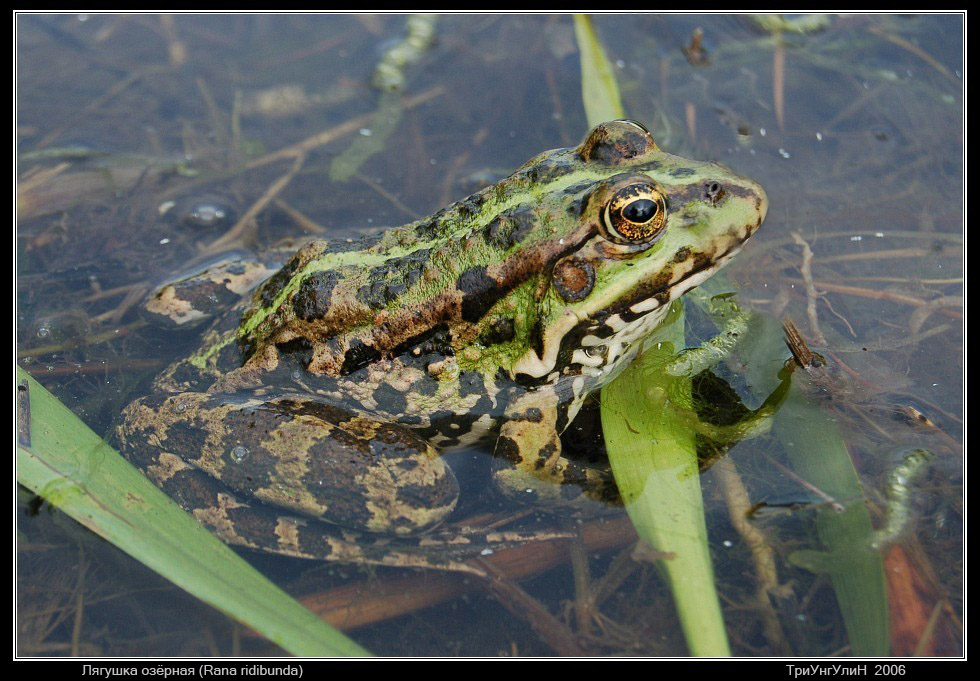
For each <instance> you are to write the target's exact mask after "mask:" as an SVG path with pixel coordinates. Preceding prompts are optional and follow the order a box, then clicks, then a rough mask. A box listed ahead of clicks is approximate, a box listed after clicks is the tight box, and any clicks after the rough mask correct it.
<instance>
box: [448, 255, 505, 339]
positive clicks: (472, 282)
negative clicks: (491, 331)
mask: <svg viewBox="0 0 980 681" xmlns="http://www.w3.org/2000/svg"><path fill="white" fill-rule="evenodd" d="M456 288H457V289H459V292H460V293H462V294H463V302H462V306H461V308H462V309H461V313H462V317H463V320H464V321H467V322H470V323H472V324H475V323H477V322H478V321H480V320H481V319H482V318H483V315H485V314H486V313H487V311H488V310H489V309H490V308H491V307H493V306H494V304H496V302H497V301H498V300H499V299H500V291H499V290H498V288H497V280H496V279H494V278H493V277H490V276H488V275H487V268H486V267H485V266H484V265H476V266H474V267H471V268H469V269H468V270H466V271H464V272H463V273H462V274H461V275H459V278H458V279H457V280H456Z"/></svg>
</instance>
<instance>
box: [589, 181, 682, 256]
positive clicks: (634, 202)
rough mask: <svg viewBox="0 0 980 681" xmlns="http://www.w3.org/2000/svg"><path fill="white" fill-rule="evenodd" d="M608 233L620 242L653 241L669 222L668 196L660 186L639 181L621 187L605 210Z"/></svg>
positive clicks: (611, 238)
mask: <svg viewBox="0 0 980 681" xmlns="http://www.w3.org/2000/svg"><path fill="white" fill-rule="evenodd" d="M602 224H603V227H604V232H605V233H604V236H605V237H606V238H607V239H609V240H610V241H614V242H616V243H620V244H645V243H648V242H650V241H653V240H654V239H656V238H657V237H658V236H660V234H661V233H663V230H664V226H665V225H666V224H667V197H666V196H664V194H663V192H661V191H660V190H659V189H658V188H657V187H656V186H654V185H652V184H650V183H647V182H637V183H635V184H630V185H627V186H625V187H623V188H622V189H620V190H618V191H617V192H616V193H615V194H613V195H612V198H611V199H609V202H608V203H607V204H606V207H605V208H603V210H602Z"/></svg>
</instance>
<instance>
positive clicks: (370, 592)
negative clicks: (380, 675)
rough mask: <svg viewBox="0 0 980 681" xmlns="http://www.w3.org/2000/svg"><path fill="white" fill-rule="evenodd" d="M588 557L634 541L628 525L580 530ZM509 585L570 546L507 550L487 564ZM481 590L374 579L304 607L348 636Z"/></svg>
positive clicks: (451, 578)
mask: <svg viewBox="0 0 980 681" xmlns="http://www.w3.org/2000/svg"><path fill="white" fill-rule="evenodd" d="M582 536H583V539H584V541H585V545H586V548H587V549H588V550H589V551H603V550H607V549H611V548H615V547H617V546H623V545H624V544H627V543H629V542H631V541H636V532H635V531H634V530H633V526H632V525H631V524H630V522H629V519H628V518H626V517H620V518H616V519H613V520H596V521H593V522H590V523H587V524H586V525H585V526H584V527H583V530H582ZM482 560H483V561H485V562H489V563H491V564H493V565H494V566H495V567H496V568H498V569H499V570H500V571H501V572H502V573H503V574H505V575H506V576H507V577H508V579H512V580H520V579H523V578H526V577H530V576H532V575H535V574H539V573H541V572H544V571H546V570H549V569H551V568H554V567H556V566H557V565H560V564H562V563H564V562H566V561H567V560H568V543H567V542H564V541H549V542H540V543H536V544H528V545H526V546H519V547H515V548H511V549H503V550H500V551H497V552H496V553H494V554H492V555H490V556H488V557H486V558H483V559H482ZM478 588H480V583H479V582H477V581H474V579H473V577H472V575H464V574H454V573H449V572H440V573H435V572H432V571H428V572H424V573H421V574H415V575H411V576H409V577H393V578H388V579H373V580H371V581H368V582H358V583H354V584H347V585H344V586H342V587H338V588H336V589H331V590H329V591H325V592H321V593H316V594H310V595H308V596H304V597H302V598H300V601H301V602H302V603H303V604H304V605H306V607H308V608H309V609H310V610H312V611H313V612H314V613H316V614H317V615H319V616H320V617H321V618H323V619H324V620H326V621H327V622H329V623H330V624H332V625H333V626H335V627H338V628H341V629H344V630H350V629H356V628H358V627H363V626H367V625H369V624H374V623H376V622H380V621H384V620H387V619H390V618H393V617H399V616H401V615H406V614H408V613H411V612H415V611H417V610H422V609H424V608H428V607H431V606H433V605H437V604H438V603H442V602H444V601H448V600H451V599H453V598H456V597H458V596H461V595H463V594H465V593H467V592H470V591H474V590H476V589H478Z"/></svg>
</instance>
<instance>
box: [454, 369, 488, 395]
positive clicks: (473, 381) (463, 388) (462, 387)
mask: <svg viewBox="0 0 980 681" xmlns="http://www.w3.org/2000/svg"><path fill="white" fill-rule="evenodd" d="M482 392H484V386H483V377H482V376H480V374H479V373H477V372H475V371H464V372H462V373H461V374H460V375H459V395H460V397H466V396H467V395H479V394H480V393H482Z"/></svg>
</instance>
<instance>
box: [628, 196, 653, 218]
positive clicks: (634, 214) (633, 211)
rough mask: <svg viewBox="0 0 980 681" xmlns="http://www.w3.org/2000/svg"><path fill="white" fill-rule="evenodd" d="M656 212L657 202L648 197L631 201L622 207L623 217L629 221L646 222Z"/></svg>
mask: <svg viewBox="0 0 980 681" xmlns="http://www.w3.org/2000/svg"><path fill="white" fill-rule="evenodd" d="M656 214H657V204H656V203H654V202H653V201H651V200H650V199H637V200H636V201H631V202H630V203H629V204H628V205H627V206H626V208H624V209H623V217H624V218H626V219H627V220H629V221H630V222H647V221H648V220H649V219H650V218H652V217H653V216H654V215H656Z"/></svg>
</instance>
